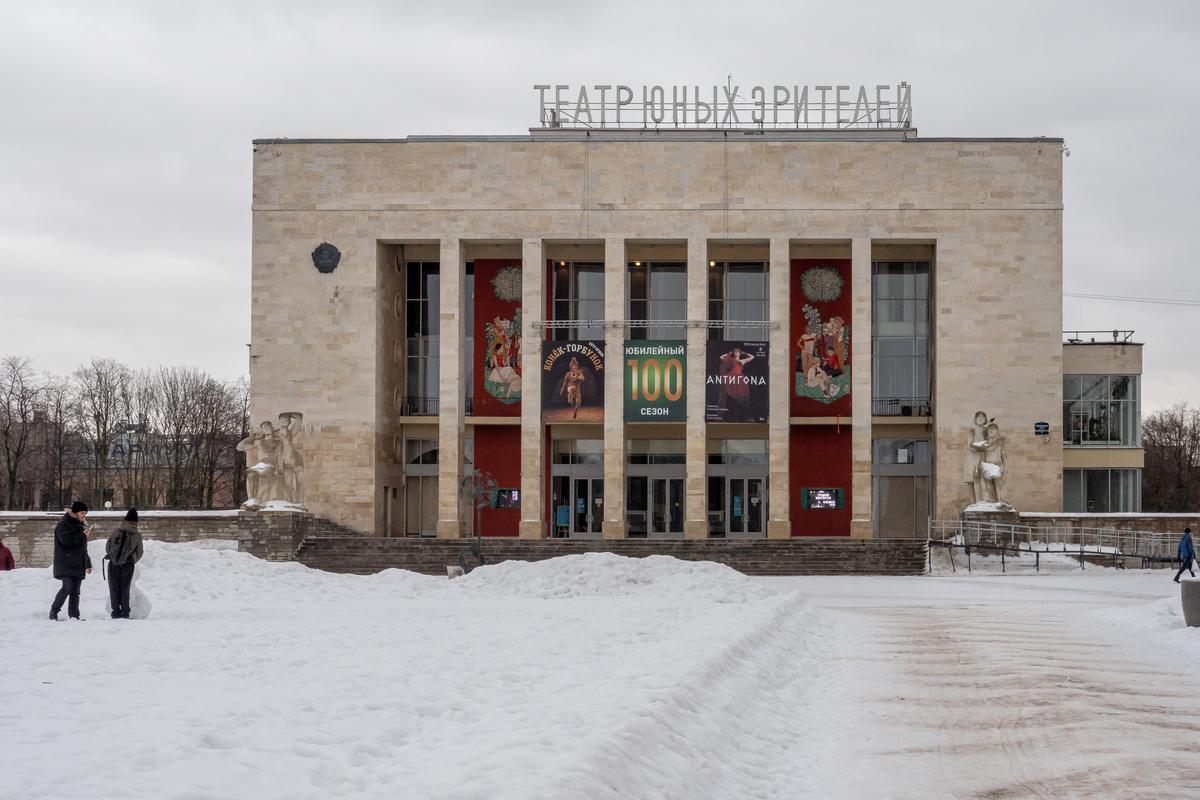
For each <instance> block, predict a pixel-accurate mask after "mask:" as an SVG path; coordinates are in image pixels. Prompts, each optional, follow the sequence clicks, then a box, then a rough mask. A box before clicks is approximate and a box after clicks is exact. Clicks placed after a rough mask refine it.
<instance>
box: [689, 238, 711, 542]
mask: <svg viewBox="0 0 1200 800" xmlns="http://www.w3.org/2000/svg"><path fill="white" fill-rule="evenodd" d="M687 256H688V259H687V318H688V321H689V322H690V323H699V322H700V321H701V320H706V319H708V239H706V238H705V237H703V236H699V237H693V238H690V239H688V244H687ZM686 331H687V441H686V443H685V449H684V461H685V464H686V467H685V469H686V470H687V472H686V473H685V474H686V478H685V480H684V498H685V499H684V510H683V535H684V537H685V538H688V539H707V538H708V440H707V426H706V425H705V422H704V357H705V348H706V346H707V340H708V328H707V327H705V326H703V325H701V324H689V325H688V327H687V328H686Z"/></svg>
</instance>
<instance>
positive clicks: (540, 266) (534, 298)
mask: <svg viewBox="0 0 1200 800" xmlns="http://www.w3.org/2000/svg"><path fill="white" fill-rule="evenodd" d="M521 259H522V261H523V262H524V269H523V270H522V275H521V317H522V319H523V320H524V322H523V323H522V329H521V525H520V529H519V533H520V535H521V538H523V539H540V538H542V537H544V536H545V535H546V495H545V480H546V478H545V466H544V462H545V453H546V426H545V425H543V424H542V370H541V364H542V340H543V339H545V336H546V332H545V330H543V329H542V328H535V327H533V323H534V322H535V321H537V320H544V319H545V318H546V295H545V284H546V259H545V257H544V256H543V253H542V240H541V239H525V240H524V241H523V242H522V243H521Z"/></svg>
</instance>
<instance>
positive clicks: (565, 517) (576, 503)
mask: <svg viewBox="0 0 1200 800" xmlns="http://www.w3.org/2000/svg"><path fill="white" fill-rule="evenodd" d="M552 488H553V493H554V497H553V503H554V509H555V513H554V535H555V536H582V537H588V536H593V537H594V536H599V535H600V533H601V531H602V527H601V525H602V523H603V522H604V479H603V478H595V477H574V476H571V475H555V476H554V477H553V479H552Z"/></svg>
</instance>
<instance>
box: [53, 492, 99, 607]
mask: <svg viewBox="0 0 1200 800" xmlns="http://www.w3.org/2000/svg"><path fill="white" fill-rule="evenodd" d="M87 513H88V507H87V503H85V502H83V501H82V500H76V501H75V502H74V503H72V504H71V510H70V511H68V512H67V513H66V514H64V515H63V518H62V519H60V520H59V521H58V524H57V525H55V526H54V577H55V578H56V579H58V580H60V581H62V588H61V589H59V590H58V594H57V595H56V596H55V598H54V603H53V604H52V605H51V606H50V619H53V620H57V619H58V612H59V611H61V610H62V607H63V602H64V601H66V602H67V616H69V617H70V618H71V619H79V588H80V587H81V586H82V585H83V578H84V576H85V575H90V574H91V572H92V559H91V556H89V555H88V551H87V543H88V537H89V536H91V534H92V529H91V528H90V527H88V524H87Z"/></svg>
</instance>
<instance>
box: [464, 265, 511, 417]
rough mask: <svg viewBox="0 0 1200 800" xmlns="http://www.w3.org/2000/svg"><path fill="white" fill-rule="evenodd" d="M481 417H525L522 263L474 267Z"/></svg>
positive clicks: (477, 405) (477, 391)
mask: <svg viewBox="0 0 1200 800" xmlns="http://www.w3.org/2000/svg"><path fill="white" fill-rule="evenodd" d="M473 327H474V329H475V330H474V331H473V332H472V335H473V336H474V337H475V353H474V358H475V377H474V383H475V407H474V413H475V414H476V415H477V416H489V417H516V416H520V414H521V344H522V342H521V262H520V261H505V260H479V261H476V262H475V321H474V326H473Z"/></svg>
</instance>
